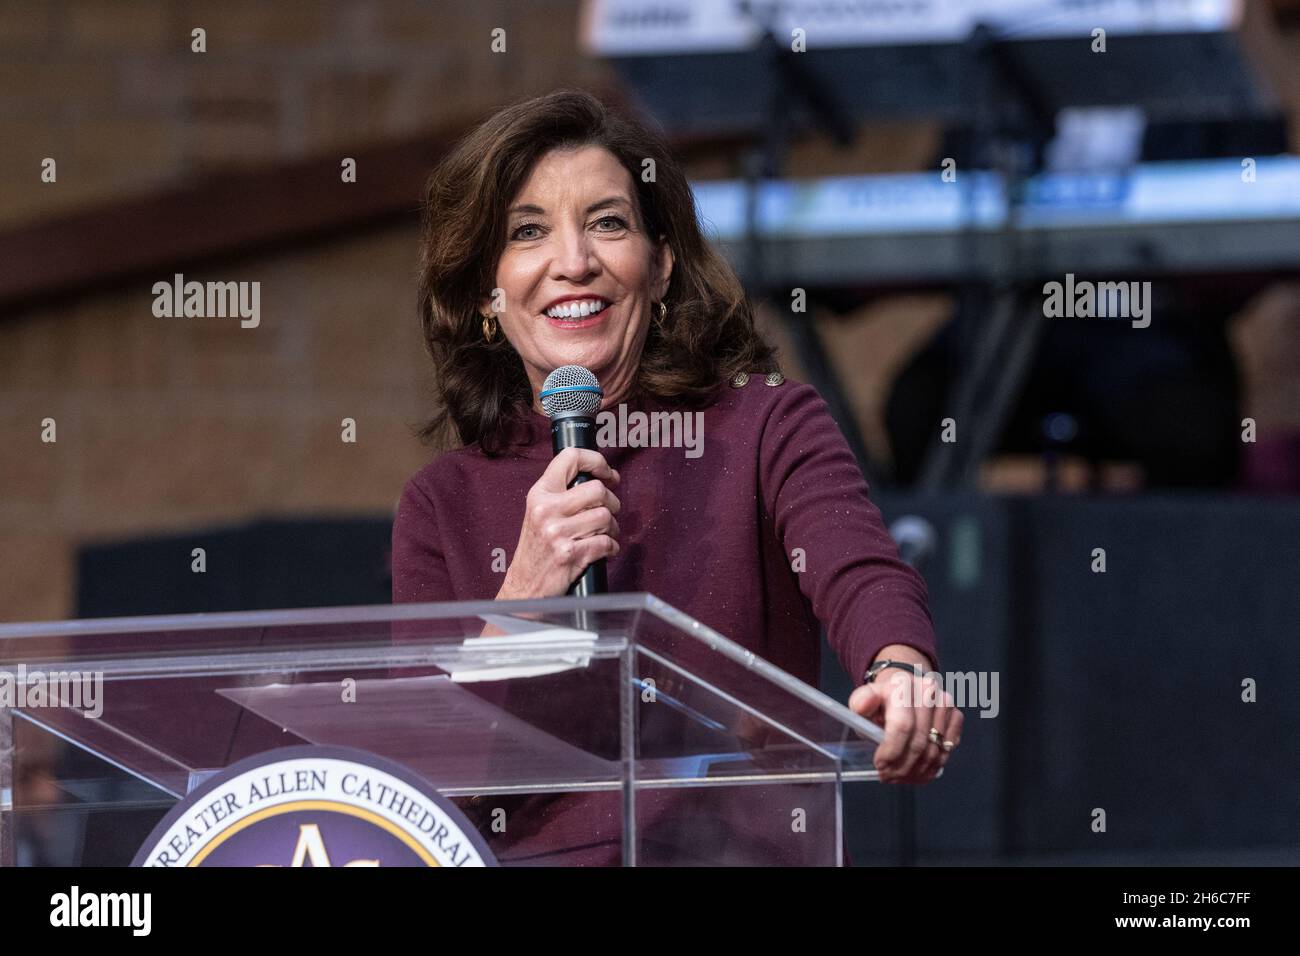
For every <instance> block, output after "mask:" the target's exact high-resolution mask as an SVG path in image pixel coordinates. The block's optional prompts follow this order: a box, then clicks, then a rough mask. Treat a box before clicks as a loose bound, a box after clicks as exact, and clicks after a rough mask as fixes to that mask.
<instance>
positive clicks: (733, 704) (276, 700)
mask: <svg viewBox="0 0 1300 956" xmlns="http://www.w3.org/2000/svg"><path fill="white" fill-rule="evenodd" d="M20 671H23V672H25V673H26V674H27V675H28V676H29V679H30V675H31V674H32V673H33V672H36V673H41V674H54V673H59V672H62V673H63V674H64V675H69V674H70V675H73V676H78V675H79V676H82V677H83V678H87V679H92V680H94V679H99V680H102V683H101V685H100V687H101V692H100V696H99V699H98V700H97V701H96V702H95V706H96V709H99V710H101V711H102V712H101V713H99V715H98V716H86V714H85V713H83V711H88V710H89V709H90V707H89V706H88V701H87V700H86V699H82V700H81V703H82V705H83V707H82V710H80V711H79V710H78V709H76V708H75V707H72V706H67V705H68V704H70V703H71V702H72V698H71V697H68V696H65V698H64V699H62V700H57V701H37V702H36V703H37V704H38V706H16V704H17V703H19V702H18V701H17V700H16V699H13V698H12V697H11V698H10V699H9V700H8V701H7V703H8V704H9V706H5V704H6V700H5V699H4V698H3V697H0V864H3V865H7V866H12V865H41V864H51V865H78V866H79V865H86V866H93V865H123V864H126V863H129V862H130V860H131V858H132V856H133V855H134V853H135V851H136V850H137V849H138V848H139V847H140V845H141V844H142V843H143V842H144V840H145V838H146V837H147V836H148V834H149V831H150V829H151V828H152V827H153V826H154V824H156V823H157V822H158V820H159V819H161V817H162V816H163V815H164V814H165V813H166V812H167V810H168V809H170V807H171V806H173V805H174V804H175V803H176V802H177V800H179V799H180V798H181V797H182V796H184V795H185V794H186V793H187V792H188V791H189V790H191V789H192V788H194V787H196V786H197V785H199V784H200V783H202V782H203V781H204V780H205V779H206V778H207V777H209V776H211V775H212V774H214V773H216V772H218V771H220V770H222V769H223V768H225V767H227V766H229V765H231V764H233V763H235V762H237V761H239V760H242V759H244V758H246V757H249V756H252V755H255V754H258V753H261V752H264V751H268V750H272V749H275V748H278V747H284V746H291V745H301V744H322V745H334V746H348V747H355V748H359V749H361V750H365V751H368V752H370V753H373V754H377V755H379V756H380V757H383V758H387V759H389V760H392V761H395V762H397V763H399V764H401V765H403V766H405V767H406V768H408V769H409V770H411V771H412V772H414V773H416V774H418V775H419V776H421V777H423V778H424V779H425V780H427V781H428V782H429V783H430V784H431V785H433V787H435V788H436V789H437V790H438V792H440V793H441V794H443V795H444V796H446V797H448V798H449V799H451V800H452V802H453V803H455V804H456V805H457V806H458V807H459V808H460V810H461V811H462V812H463V813H464V814H465V815H466V817H467V818H468V819H469V821H470V822H471V824H472V825H473V826H475V827H476V828H478V830H479V832H480V834H481V835H482V836H483V838H484V840H485V841H486V843H487V845H488V847H489V848H490V849H491V851H492V852H493V853H494V854H495V856H496V857H497V859H498V861H499V862H500V863H501V865H506V866H510V865H619V864H623V865H643V866H644V865H681V866H689V865H717V864H724V865H815V866H831V865H840V864H841V863H843V838H842V831H841V814H842V804H841V787H842V785H843V784H844V783H845V782H848V781H854V780H874V779H877V774H876V771H875V769H874V768H873V766H872V755H873V753H874V751H875V747H876V745H877V744H878V743H879V741H880V740H881V739H882V738H883V733H882V731H881V730H880V728H879V727H877V726H876V725H875V724H873V723H871V722H870V721H867V720H864V719H863V718H861V717H859V716H857V715H856V714H854V713H852V712H851V711H849V710H848V709H847V708H846V707H844V706H843V705H842V704H840V703H838V702H836V701H834V700H832V699H830V698H829V697H827V696H825V695H824V694H822V693H821V692H819V691H818V690H816V689H815V688H813V687H810V686H808V685H807V684H804V683H802V682H801V681H799V680H796V679H795V678H794V677H791V676H790V675H789V674H786V673H785V672H783V671H781V670H780V669H778V668H776V667H774V666H773V665H771V664H769V663H767V662H766V661H764V660H762V659H760V658H758V657H756V656H755V655H753V654H752V653H751V652H749V651H747V650H745V649H744V648H743V647H741V646H740V645H739V644H737V643H735V642H733V641H731V640H728V639H726V638H725V637H723V636H722V635H720V634H718V633H716V632H715V631H712V630H710V629H709V628H708V627H706V626H704V625H702V624H700V623H699V622H698V621H695V620H693V619H691V618H690V617H688V616H687V615H685V614H683V613H681V612H679V611H677V610H676V609H674V608H672V607H670V606H669V605H667V604H665V603H664V602H662V601H660V600H658V599H657V598H655V597H653V596H652V595H648V594H620V595H601V596H597V597H590V598H568V597H565V598H550V599H546V600H540V601H498V602H492V601H483V602H457V603H445V604H407V605H393V606H387V605H386V606H377V607H351V608H324V609H312V610H295V611H268V612H250V613H233V614H196V615H183V616H166V617H138V618H108V619H101V620H93V621H92V620H82V621H64V622H56V623H41V624H9V625H0V673H3V672H8V673H9V674H11V675H17V674H18V673H19V672H20ZM12 679H13V678H12V677H11V681H12ZM11 686H12V684H11ZM49 686H51V687H54V686H55V682H54V681H50V683H49ZM69 686H70V685H69ZM64 693H65V695H66V694H67V690H66V687H65V691H64ZM55 696H57V692H56V694H55ZM28 703H29V704H30V703H31V702H30V701H28Z"/></svg>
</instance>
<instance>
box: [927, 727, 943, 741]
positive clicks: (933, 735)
mask: <svg viewBox="0 0 1300 956" xmlns="http://www.w3.org/2000/svg"><path fill="white" fill-rule="evenodd" d="M929 737H930V743H932V744H942V743H943V734H941V733H939V728H938V727H931V728H930V734H929Z"/></svg>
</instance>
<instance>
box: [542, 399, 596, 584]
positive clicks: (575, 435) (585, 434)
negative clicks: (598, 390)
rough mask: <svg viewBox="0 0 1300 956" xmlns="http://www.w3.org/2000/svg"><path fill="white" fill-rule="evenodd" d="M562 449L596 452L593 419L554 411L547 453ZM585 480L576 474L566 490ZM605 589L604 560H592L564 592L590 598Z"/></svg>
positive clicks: (588, 477) (582, 474)
mask: <svg viewBox="0 0 1300 956" xmlns="http://www.w3.org/2000/svg"><path fill="white" fill-rule="evenodd" d="M566 448H589V449H591V450H592V451H597V450H598V449H597V446H596V420H595V419H594V418H592V417H590V416H588V415H584V414H582V413H581V412H558V413H557V414H556V415H555V416H553V417H552V418H551V451H552V452H554V453H555V454H557V455H558V454H559V453H560V452H562V451H564V449H566ZM585 481H591V475H590V474H589V473H588V472H585V471H580V472H578V475H577V477H576V478H574V479H573V481H571V482H569V487H570V488H573V487H576V486H577V485H580V484H582V483H583V482H585ZM608 590H609V584H608V582H607V580H606V578H605V559H604V558H601V559H600V560H599V561H593V562H592V563H591V564H589V565H587V567H586V568H584V569H583V572H582V573H581V574H580V575H578V576H577V578H575V579H574V581H573V583H572V584H570V585H569V591H568V593H569V594H571V595H573V596H574V597H590V596H591V595H593V594H604V593H606V592H607V591H608Z"/></svg>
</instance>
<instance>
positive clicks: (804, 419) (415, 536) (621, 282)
mask: <svg viewBox="0 0 1300 956" xmlns="http://www.w3.org/2000/svg"><path fill="white" fill-rule="evenodd" d="M419 304H420V318H421V322H422V323H423V329H424V334H425V340H426V344H427V346H428V349H429V352H430V354H431V355H432V357H433V360H434V366H435V374H436V385H435V388H436V391H437V395H438V398H439V400H440V402H439V409H438V412H437V414H436V415H435V416H434V417H433V418H432V420H431V421H430V422H429V424H428V425H427V426H426V427H425V429H424V435H425V437H426V438H428V439H444V440H447V443H448V444H449V445H451V446H453V447H451V448H449V449H448V450H446V451H445V453H444V454H442V455H440V456H439V457H437V458H436V459H435V460H434V461H432V462H430V463H429V464H428V465H426V466H425V467H424V468H423V469H421V471H420V472H419V473H418V474H416V475H415V476H414V477H413V478H412V479H411V480H410V481H408V482H407V483H406V487H405V488H404V489H403V492H402V497H401V501H400V502H399V505H398V511H397V515H396V518H395V520H394V523H393V599H394V601H450V600H470V599H491V598H497V599H520V598H544V597H552V596H558V595H562V594H564V593H565V592H566V591H567V590H568V589H569V587H570V585H571V584H572V583H573V581H574V580H575V578H577V577H578V576H579V575H580V574H582V573H583V571H584V570H585V569H586V568H587V567H588V566H589V565H591V564H592V563H594V562H596V561H601V560H605V561H607V572H608V581H609V590H610V591H614V592H620V591H621V592H629V591H648V592H651V593H653V594H654V595H656V596H657V597H659V598H661V599H662V600H664V601H667V602H668V603H669V604H671V605H673V606H674V607H677V608H680V609H681V610H682V611H685V612H686V613H688V614H690V615H691V616H693V617H695V618H696V619H698V620H700V621H702V622H703V623H704V624H706V625H708V626H710V627H712V628H714V629H715V630H717V631H719V632H720V633H722V634H724V635H726V636H728V637H730V638H732V639H733V640H736V641H738V642H739V643H741V644H743V645H744V646H745V647H746V648H748V649H750V650H752V651H753V652H754V653H755V654H757V655H759V656H761V657H763V658H765V659H767V660H768V661H771V662H772V663H773V664H775V665H777V666H778V667H781V668H783V669H784V670H786V671H788V672H789V673H790V674H792V675H794V676H795V677H797V678H799V679H800V680H803V681H805V682H807V683H809V684H814V685H815V684H816V683H817V682H818V669H819V662H818V656H819V648H820V635H821V629H822V627H823V626H824V627H825V628H826V636H827V639H828V640H829V642H830V645H831V647H832V648H833V649H834V650H835V652H836V654H837V655H838V657H839V658H840V660H841V662H842V663H843V664H844V666H845V668H846V669H848V671H849V672H850V673H851V674H854V675H855V676H858V677H859V678H860V679H861V680H862V681H863V686H861V687H859V688H858V689H857V690H856V691H855V692H854V694H853V695H852V696H851V697H850V699H849V702H848V703H849V706H851V707H852V708H854V709H855V710H856V711H858V712H859V713H861V714H864V715H867V716H869V717H870V718H871V719H873V720H876V721H877V722H878V723H881V724H882V725H883V726H884V728H885V741H884V743H882V744H881V746H880V747H879V748H878V749H877V751H876V755H875V763H876V768H877V769H878V770H879V771H880V774H881V777H882V779H885V780H890V781H897V782H906V783H923V782H925V781H927V780H930V779H932V778H933V777H934V775H935V774H936V773H937V772H938V770H939V768H940V767H942V766H943V764H944V763H945V762H946V761H947V759H948V757H949V755H950V753H951V751H952V750H953V748H954V747H956V746H957V743H958V741H959V740H960V736H961V725H962V716H961V713H960V712H959V711H957V710H956V709H955V708H953V707H952V698H951V696H950V695H948V694H946V693H942V689H941V688H940V693H939V694H937V695H931V694H929V693H927V691H926V688H925V687H924V686H923V684H927V683H930V684H932V678H929V677H923V676H922V674H921V673H920V672H921V671H924V670H926V669H933V668H934V667H937V664H938V660H937V656H936V651H935V642H934V634H933V628H932V625H931V622H930V617H929V611H928V609H927V607H926V592H925V583H924V581H923V580H922V579H921V577H920V576H919V575H918V574H917V573H916V572H915V571H914V570H912V569H911V568H909V567H908V566H907V565H906V564H904V563H903V562H902V561H901V560H899V556H898V551H897V548H896V546H895V545H894V543H893V541H892V539H891V538H890V537H889V534H888V532H887V531H886V530H885V527H884V523H883V521H882V520H881V517H880V512H879V511H878V510H877V509H876V507H875V505H874V504H872V502H871V500H870V498H869V496H868V489H867V485H866V481H865V480H864V479H863V477H862V473H861V471H860V470H859V469H858V466H857V462H856V460H855V459H854V457H853V455H852V453H851V452H850V451H849V448H848V445H847V443H846V442H845V440H844V437H843V435H842V434H841V433H840V431H839V427H838V426H837V425H836V423H835V421H834V420H833V419H832V418H831V416H830V414H829V412H828V410H827V408H826V403H825V402H823V401H822V400H821V398H820V397H819V396H818V395H817V393H816V391H814V390H813V389H812V388H811V387H809V386H808V385H802V384H794V383H791V382H787V381H786V380H785V377H784V376H783V375H782V374H781V372H780V370H779V369H778V368H777V367H776V362H775V357H774V351H773V349H772V347H771V346H770V345H769V344H768V343H767V342H766V341H764V339H763V338H762V337H761V336H760V335H759V334H758V332H757V331H756V330H755V328H754V322H753V316H752V313H751V310H750V305H749V302H748V300H747V299H746V296H745V293H744V290H743V289H742V287H741V285H740V282H739V280H738V279H737V278H736V276H735V274H734V272H732V270H731V268H730V267H729V266H728V265H727V264H726V263H725V262H724V261H723V260H722V259H721V258H720V257H719V256H718V254H717V253H716V252H714V250H713V249H711V248H710V247H709V245H708V243H706V242H705V240H704V238H703V236H702V235H701V232H700V228H699V223H698V221H697V218H696V211H695V201H694V195H693V193H692V192H691V189H690V186H689V184H688V183H687V181H686V177H685V174H684V173H683V172H682V169H681V167H680V166H679V165H678V163H677V162H676V160H675V159H674V158H673V157H672V156H671V155H670V154H669V153H668V152H667V150H666V149H665V148H664V146H663V143H662V141H661V140H660V139H659V138H658V137H656V136H655V135H653V134H652V133H651V132H649V131H648V130H647V129H645V127H644V126H642V125H640V124H638V123H636V122H635V121H633V120H631V119H629V118H626V117H622V116H619V115H617V114H615V113H613V112H611V111H610V110H608V109H607V108H606V107H605V106H604V105H603V104H602V103H601V102H600V101H599V100H597V99H596V98H595V97H593V96H590V95H589V94H586V93H581V92H570V91H563V92H559V93H554V94H551V95H548V96H544V97H540V98H538V99H536V100H531V101H528V102H525V103H520V104H516V105H514V106H510V107H508V108H506V109H504V110H502V111H501V112H499V113H497V114H496V115H494V116H492V117H491V118H489V119H488V120H487V121H486V122H485V123H484V124H483V125H482V126H480V127H479V128H478V129H477V130H475V131H474V132H473V133H471V134H470V135H469V136H468V137H467V138H466V139H465V140H463V141H462V142H461V143H460V144H459V146H458V147H457V149H456V150H455V151H454V152H453V153H452V154H451V155H450V156H449V157H448V158H447V159H446V160H444V161H443V163H441V164H440V165H439V167H438V169H437V170H435V172H434V174H433V175H432V177H431V178H430V180H429V184H428V192H427V195H426V201H425V207H424V228H423V234H422V246H421V276H420V296H419ZM565 365H581V366H585V367H586V368H588V369H590V370H591V371H592V372H594V373H595V375H596V376H597V378H598V380H599V381H600V383H601V385H602V386H603V388H604V398H603V409H602V411H601V412H600V414H601V415H605V416H607V417H608V418H617V419H618V420H619V421H624V420H626V421H628V422H631V421H641V420H648V421H662V420H665V419H670V418H671V416H672V415H673V414H676V413H680V412H684V411H686V410H687V409H692V412H691V414H692V416H696V415H698V419H694V418H693V424H694V422H695V421H698V427H696V428H694V429H693V430H692V435H693V440H692V444H693V445H694V446H695V447H693V448H692V449H691V452H690V453H688V454H683V452H682V451H681V450H679V449H677V448H674V447H671V445H670V444H665V443H662V442H658V441H655V442H647V441H643V440H639V438H637V436H634V435H633V434H632V430H630V429H629V430H626V431H624V432H622V433H621V434H622V435H623V437H622V438H620V439H618V440H616V441H615V442H614V443H613V444H612V445H611V444H608V443H607V442H598V444H599V446H600V450H599V451H596V450H590V449H568V450H566V451H564V452H562V453H561V454H560V455H558V456H555V455H553V453H552V449H551V442H550V424H549V421H548V419H547V418H546V416H545V415H544V414H542V411H541V407H540V403H539V399H538V394H539V392H540V391H541V389H542V384H543V382H544V380H545V379H546V377H547V376H548V375H549V374H550V373H551V372H552V371H554V370H555V369H557V368H559V367H561V366H565ZM753 373H758V374H753ZM609 431H610V432H611V433H613V432H614V430H613V429H609ZM706 434H707V436H708V437H707V441H705V438H704V436H705V435H706ZM683 436H684V432H683ZM457 439H458V440H459V446H457V441H456V440H457ZM583 472H585V473H587V474H589V475H590V476H591V480H588V481H586V482H583V483H580V484H575V483H574V479H575V477H576V476H577V475H578V474H579V473H583ZM616 490H617V494H615V491H616ZM502 555H507V556H508V560H506V561H502V560H501V556H502ZM887 668H888V669H887ZM906 670H913V675H912V676H908V675H907V674H906ZM877 674H879V675H880V678H879V680H878V681H877V680H875V678H876V676H877ZM585 679H586V677H585V676H584V675H583V674H582V673H578V674H571V675H561V676H558V677H544V678H537V679H535V681H530V682H529V683H530V684H533V685H534V686H532V687H530V688H528V693H527V694H526V695H524V696H526V697H528V698H529V699H532V700H545V701H546V702H547V703H546V708H545V709H546V711H547V713H548V714H555V713H559V714H561V715H562V716H563V717H564V719H566V720H569V721H570V723H569V724H565V725H564V726H558V725H557V726H550V727H548V728H547V729H548V730H550V731H551V732H552V733H554V734H555V735H556V736H560V737H562V738H564V739H566V740H569V741H570V742H571V743H573V744H575V745H578V746H582V747H585V748H587V749H591V750H593V752H604V751H602V750H601V746H603V744H602V740H604V738H603V737H602V734H605V735H607V734H608V732H609V730H610V728H611V726H612V727H617V720H613V721H612V722H611V720H609V719H608V717H609V715H605V714H598V713H594V712H592V707H593V700H594V699H595V696H596V695H593V694H592V693H591V689H590V687H589V686H588V685H585V684H584V683H583V681H584V680H585ZM548 681H549V682H550V683H546V682H548ZM537 682H541V683H537ZM542 684H545V686H544V687H543V686H542ZM900 684H901V685H902V687H901V688H900V690H908V691H910V693H891V692H890V691H891V689H892V688H894V687H895V686H896V685H900ZM494 702H495V703H498V704H501V705H502V706H505V707H506V708H507V709H511V708H512V707H519V708H526V707H527V702H526V701H524V700H523V698H521V697H518V695H516V698H513V699H511V700H504V699H503V700H497V701H494ZM604 743H608V741H607V740H604ZM712 744H719V745H720V746H725V745H724V744H720V743H719V742H718V741H712V742H711V744H710V745H712ZM614 796H615V797H617V795H614ZM501 799H502V798H499V797H492V798H490V803H489V804H488V805H487V807H488V809H491V808H493V807H499V805H500V804H501ZM639 799H640V798H638V800H639ZM783 799H785V798H784V797H782V796H778V795H775V794H774V795H772V796H770V798H768V803H769V805H767V806H764V807H761V808H759V815H760V816H761V817H762V818H763V819H775V818H780V819H782V820H783V821H788V820H789V819H790V813H791V812H792V811H793V809H797V808H792V807H786V806H784V805H782V802H781V801H782V800H783ZM474 806H476V805H474ZM474 806H468V807H466V808H465V809H466V812H467V813H468V814H469V815H470V816H471V817H474V815H475V813H476V810H475V808H474ZM655 807H656V809H655V810H654V811H653V812H650V811H647V813H648V815H647V816H646V817H645V818H641V819H639V823H638V825H639V826H640V827H641V832H642V834H643V838H644V841H645V842H644V844H643V845H642V846H641V847H640V850H639V851H638V852H639V853H640V859H641V860H642V861H643V862H652V861H658V862H683V861H687V860H690V861H693V862H701V863H710V862H711V863H723V862H730V863H745V862H750V863H752V862H757V861H760V860H762V861H768V862H772V861H776V860H784V861H786V862H791V863H800V862H804V863H806V862H810V860H809V859H808V858H807V857H806V856H802V855H801V854H804V853H806V852H807V847H806V846H805V845H804V844H801V843H800V841H798V840H795V841H793V842H790V841H784V840H778V841H777V843H776V844H773V843H770V842H767V841H766V838H765V837H762V836H760V835H758V834H757V833H754V832H749V833H743V832H740V831H734V832H733V831H732V830H730V829H728V828H727V827H724V826H723V825H722V824H721V822H720V819H721V818H720V817H719V816H718V815H717V814H714V815H711V816H706V817H698V818H694V819H693V818H691V817H690V814H689V813H687V811H686V809H685V808H684V807H683V805H682V804H681V803H680V802H678V801H674V800H673V799H670V798H667V797H665V799H664V800H663V801H662V802H661V803H660V804H656V805H655ZM753 812H754V808H753V807H749V808H747V809H746V808H740V807H731V808H730V811H728V812H726V813H723V814H722V816H725V817H729V818H732V819H736V820H743V819H746V818H748V817H752V816H753ZM768 814H774V815H775V817H771V818H769V817H768ZM638 815H639V817H640V811H638ZM510 816H511V821H512V822H511V823H510V824H509V826H508V828H507V831H506V832H504V833H500V834H498V833H497V831H496V829H495V828H494V827H493V826H492V824H491V821H488V820H486V818H484V821H483V823H484V827H483V828H484V836H485V838H486V839H488V841H489V843H490V844H491V845H492V848H493V850H494V852H496V854H497V857H498V858H499V859H500V860H502V861H503V862H515V861H519V862H522V861H529V862H541V861H547V862H569V863H584V864H590V863H612V862H618V860H619V859H620V852H619V841H620V831H619V826H618V822H619V812H618V806H617V801H616V800H615V803H614V804H613V805H611V804H610V795H609V794H599V793H595V794H569V795H562V796H558V797H541V796H539V797H531V798H527V800H525V801H524V804H521V805H519V806H516V807H514V808H513V809H512V810H511V811H510ZM760 829H762V828H761V827H760ZM778 844H779V845H778Z"/></svg>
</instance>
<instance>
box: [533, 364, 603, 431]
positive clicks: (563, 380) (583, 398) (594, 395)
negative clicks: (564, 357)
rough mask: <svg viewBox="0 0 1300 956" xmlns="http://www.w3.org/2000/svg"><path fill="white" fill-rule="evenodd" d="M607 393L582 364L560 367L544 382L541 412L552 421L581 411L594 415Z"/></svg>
mask: <svg viewBox="0 0 1300 956" xmlns="http://www.w3.org/2000/svg"><path fill="white" fill-rule="evenodd" d="M604 395H605V393H604V392H603V391H602V390H601V387H600V383H599V382H597V381H596V376H595V375H593V374H592V373H591V370H590V369H585V368H583V367H582V366H581V365H561V366H560V367H559V368H557V369H556V370H555V371H554V372H552V373H551V374H550V375H548V376H546V381H545V382H543V383H542V392H541V399H542V409H543V410H544V411H545V412H546V414H547V415H549V416H550V417H551V418H554V417H555V416H556V414H558V413H559V412H582V413H583V414H585V415H593V416H594V415H595V414H596V412H597V411H599V410H600V400H601V398H603V397H604Z"/></svg>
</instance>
